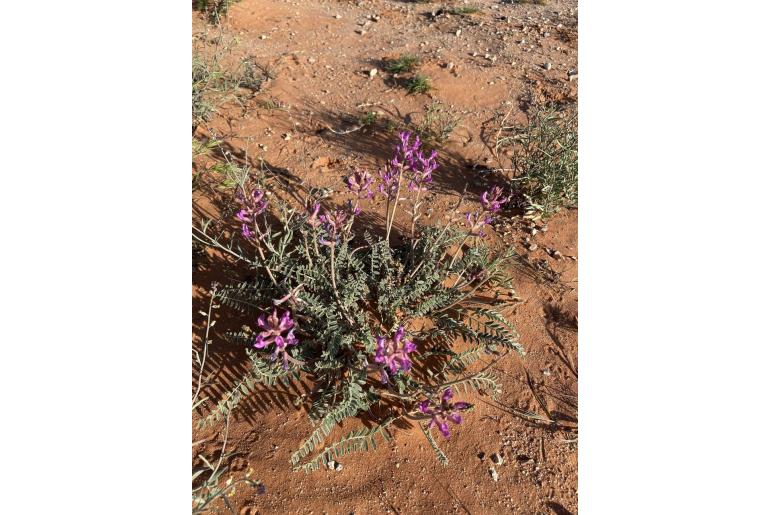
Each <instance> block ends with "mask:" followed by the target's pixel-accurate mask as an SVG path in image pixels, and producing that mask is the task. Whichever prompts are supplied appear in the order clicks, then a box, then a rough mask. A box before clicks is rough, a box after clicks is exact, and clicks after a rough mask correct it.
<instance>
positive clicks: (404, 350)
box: [374, 326, 417, 384]
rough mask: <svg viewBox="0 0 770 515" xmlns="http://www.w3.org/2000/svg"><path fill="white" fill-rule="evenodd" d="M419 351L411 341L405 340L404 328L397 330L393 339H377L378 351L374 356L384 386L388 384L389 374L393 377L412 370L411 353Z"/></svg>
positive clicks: (382, 337)
mask: <svg viewBox="0 0 770 515" xmlns="http://www.w3.org/2000/svg"><path fill="white" fill-rule="evenodd" d="M416 350H417V346H416V345H415V344H414V342H412V341H411V340H405V339H404V327H403V326H400V327H399V328H398V329H397V330H396V334H395V335H393V338H385V337H384V336H378V337H377V349H376V351H375V354H374V361H375V362H376V363H379V364H380V366H379V370H380V380H381V381H382V383H383V384H385V383H387V382H388V372H390V375H391V376H394V375H396V374H397V373H398V371H399V370H403V371H404V372H407V371H409V370H410V369H411V368H412V360H410V359H409V353H410V352H414V351H416Z"/></svg>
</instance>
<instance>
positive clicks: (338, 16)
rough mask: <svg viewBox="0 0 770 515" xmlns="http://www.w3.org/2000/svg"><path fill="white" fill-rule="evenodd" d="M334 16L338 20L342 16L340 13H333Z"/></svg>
mask: <svg viewBox="0 0 770 515" xmlns="http://www.w3.org/2000/svg"><path fill="white" fill-rule="evenodd" d="M334 17H335V18H337V19H338V20H339V19H341V18H342V15H341V14H335V15H334Z"/></svg>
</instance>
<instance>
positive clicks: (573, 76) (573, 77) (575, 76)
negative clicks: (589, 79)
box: [569, 73, 578, 82]
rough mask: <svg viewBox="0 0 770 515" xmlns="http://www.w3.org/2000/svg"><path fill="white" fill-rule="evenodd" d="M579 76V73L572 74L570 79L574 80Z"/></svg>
mask: <svg viewBox="0 0 770 515" xmlns="http://www.w3.org/2000/svg"><path fill="white" fill-rule="evenodd" d="M577 78H578V76H577V73H576V74H575V75H570V76H569V81H570V82H572V81H573V80H577Z"/></svg>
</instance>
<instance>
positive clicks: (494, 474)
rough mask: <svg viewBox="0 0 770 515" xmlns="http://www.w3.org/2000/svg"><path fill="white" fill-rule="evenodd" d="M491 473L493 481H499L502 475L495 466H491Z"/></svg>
mask: <svg viewBox="0 0 770 515" xmlns="http://www.w3.org/2000/svg"><path fill="white" fill-rule="evenodd" d="M489 475H490V476H492V481H498V480H499V479H500V476H498V475H497V471H496V470H495V467H489Z"/></svg>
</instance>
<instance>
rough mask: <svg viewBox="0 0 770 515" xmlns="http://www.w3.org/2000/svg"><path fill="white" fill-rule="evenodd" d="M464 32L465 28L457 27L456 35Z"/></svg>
mask: <svg viewBox="0 0 770 515" xmlns="http://www.w3.org/2000/svg"><path fill="white" fill-rule="evenodd" d="M462 33H463V29H457V31H455V36H458V37H459V36H460V34H462Z"/></svg>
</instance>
